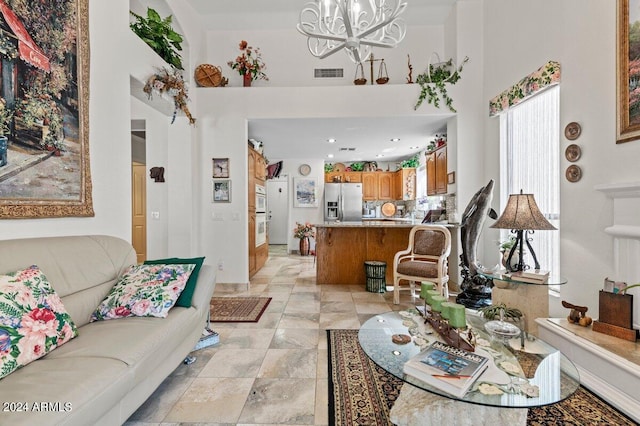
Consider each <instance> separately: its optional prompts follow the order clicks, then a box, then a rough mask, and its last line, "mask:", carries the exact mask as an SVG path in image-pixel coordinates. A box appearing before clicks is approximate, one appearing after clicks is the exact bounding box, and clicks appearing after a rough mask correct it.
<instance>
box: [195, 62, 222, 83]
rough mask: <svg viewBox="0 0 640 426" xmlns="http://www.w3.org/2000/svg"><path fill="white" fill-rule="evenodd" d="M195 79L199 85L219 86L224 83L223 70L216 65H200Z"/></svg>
mask: <svg viewBox="0 0 640 426" xmlns="http://www.w3.org/2000/svg"><path fill="white" fill-rule="evenodd" d="M195 79H196V83H197V84H198V86H201V87H218V86H220V84H221V83H222V79H223V78H222V71H220V67H216V66H214V65H210V64H202V65H198V66H197V67H196V71H195Z"/></svg>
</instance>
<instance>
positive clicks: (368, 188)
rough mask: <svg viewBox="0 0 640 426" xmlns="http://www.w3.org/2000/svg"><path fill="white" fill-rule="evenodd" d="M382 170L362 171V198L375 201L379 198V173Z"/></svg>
mask: <svg viewBox="0 0 640 426" xmlns="http://www.w3.org/2000/svg"><path fill="white" fill-rule="evenodd" d="M379 174H380V172H362V199H363V200H365V201H375V200H377V199H378V175H379Z"/></svg>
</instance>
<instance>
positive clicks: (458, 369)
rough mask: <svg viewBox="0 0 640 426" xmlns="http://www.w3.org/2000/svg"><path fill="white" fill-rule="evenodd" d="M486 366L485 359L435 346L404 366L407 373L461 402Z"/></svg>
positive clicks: (444, 344) (461, 350) (445, 346)
mask: <svg viewBox="0 0 640 426" xmlns="http://www.w3.org/2000/svg"><path fill="white" fill-rule="evenodd" d="M487 362H488V358H487V357H485V356H482V355H478V354H476V353H473V352H469V351H465V350H464V349H458V348H456V347H453V346H450V345H447V344H446V343H442V342H434V343H432V344H431V346H429V347H428V348H427V349H425V350H423V351H422V352H420V353H419V354H418V355H416V356H414V357H413V358H411V359H410V360H409V361H407V362H406V363H405V364H404V373H405V374H407V375H409V376H413V377H415V378H417V379H420V380H422V381H423V382H425V383H428V384H430V385H432V386H434V387H436V388H438V389H442V390H443V391H445V392H447V393H450V394H452V395H454V396H457V397H459V398H462V397H463V396H464V394H465V393H467V391H468V390H469V388H470V387H471V385H473V383H474V382H475V381H476V380H477V379H478V377H479V376H480V375H481V374H482V372H483V371H484V370H485V369H486V368H487V365H488V364H487Z"/></svg>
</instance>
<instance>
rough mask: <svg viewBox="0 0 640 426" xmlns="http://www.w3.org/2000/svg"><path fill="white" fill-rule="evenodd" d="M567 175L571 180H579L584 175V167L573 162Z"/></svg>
mask: <svg viewBox="0 0 640 426" xmlns="http://www.w3.org/2000/svg"><path fill="white" fill-rule="evenodd" d="M565 176H566V177H567V180H568V181H569V182H577V181H579V180H580V178H581V177H582V169H580V167H578V166H576V165H575V164H572V165H571V166H569V167H567V171H566V172H565Z"/></svg>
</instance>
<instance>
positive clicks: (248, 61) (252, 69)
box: [227, 40, 269, 87]
mask: <svg viewBox="0 0 640 426" xmlns="http://www.w3.org/2000/svg"><path fill="white" fill-rule="evenodd" d="M239 48H240V52H241V53H240V54H239V55H238V57H237V58H236V59H235V61H229V62H227V65H229V66H230V67H231V68H232V69H234V70H236V71H238V73H239V74H240V75H241V76H242V78H243V85H244V86H245V87H247V86H251V82H252V81H253V80H258V79H260V80H265V81H268V80H269V77H267V74H265V73H264V70H265V69H266V68H267V65H266V64H265V63H264V61H263V60H262V53H261V52H260V49H259V48H257V47H255V48H254V47H251V46H249V44H248V43H247V42H246V41H245V40H242V41H241V42H240V45H239Z"/></svg>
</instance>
